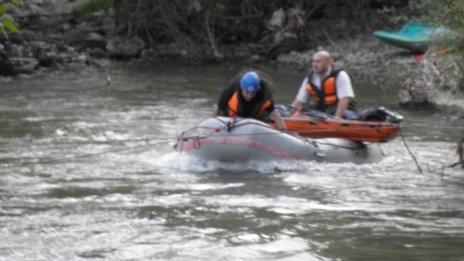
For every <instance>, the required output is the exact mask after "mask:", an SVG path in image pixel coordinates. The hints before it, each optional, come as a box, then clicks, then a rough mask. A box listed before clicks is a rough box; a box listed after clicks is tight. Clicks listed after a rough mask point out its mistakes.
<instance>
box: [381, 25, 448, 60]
mask: <svg viewBox="0 0 464 261" xmlns="http://www.w3.org/2000/svg"><path fill="white" fill-rule="evenodd" d="M452 34H453V31H451V30H450V29H448V28H445V27H440V26H435V25H430V24H427V23H420V22H409V23H407V24H406V25H404V26H403V28H401V30H399V31H397V32H387V31H383V30H379V31H375V32H374V36H376V37H377V38H379V39H381V40H382V41H384V42H386V43H389V44H392V45H395V46H398V47H401V48H404V49H407V50H409V51H412V52H414V53H425V52H426V51H427V49H428V47H429V45H430V43H431V42H432V41H433V40H436V39H438V38H442V37H449V36H451V35H452Z"/></svg>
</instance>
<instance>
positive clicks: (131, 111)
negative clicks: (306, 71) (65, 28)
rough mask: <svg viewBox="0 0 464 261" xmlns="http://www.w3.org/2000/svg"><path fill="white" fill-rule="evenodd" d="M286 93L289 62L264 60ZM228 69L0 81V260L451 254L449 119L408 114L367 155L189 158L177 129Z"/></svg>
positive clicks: (376, 98)
mask: <svg viewBox="0 0 464 261" xmlns="http://www.w3.org/2000/svg"><path fill="white" fill-rule="evenodd" d="M261 69H263V70H264V71H266V72H269V73H270V74H271V75H272V76H273V77H274V80H275V81H276V87H277V86H278V88H275V97H276V98H275V99H276V102H280V103H288V102H291V100H292V99H293V96H294V94H295V93H296V88H297V85H298V84H299V83H300V80H301V78H302V76H303V75H302V74H301V72H294V71H290V70H288V69H269V68H261ZM235 72H236V68H232V67H227V66H220V67H217V66H214V67H213V66H211V67H204V68H198V67H189V66H179V65H169V64H166V65H162V66H160V65H153V64H147V63H142V62H138V63H131V64H123V65H121V64H119V65H116V64H113V65H112V67H111V70H110V74H109V75H110V76H111V84H110V85H109V86H108V87H105V86H106V77H107V70H106V69H101V70H99V69H89V68H70V69H67V70H66V71H61V72H54V73H46V74H44V75H43V76H35V77H29V78H19V79H15V80H14V81H13V80H9V79H0V235H1V237H2V240H1V241H0V260H463V258H464V250H462V242H463V241H464V210H463V209H464V194H463V193H462V191H463V189H464V172H463V171H462V170H461V169H459V168H455V169H450V168H443V166H446V165H448V164H451V163H453V162H455V161H457V156H456V155H455V142H456V141H457V139H458V138H460V137H461V136H462V134H463V133H462V130H463V129H464V123H463V122H462V120H459V119H455V118H453V116H446V115H440V114H430V113H425V112H424V113H411V112H406V111H401V110H400V109H399V108H397V107H396V90H395V89H394V88H389V87H388V86H382V87H380V86H370V85H369V84H366V83H359V82H356V79H355V80H354V82H355V83H356V84H357V86H356V92H357V94H358V98H359V103H360V104H361V107H370V106H374V105H376V104H378V103H381V104H382V105H385V106H387V107H389V108H391V109H393V110H396V111H398V112H400V113H401V114H403V115H404V116H405V121H404V124H403V135H404V137H405V140H406V142H407V145H408V146H409V148H410V149H411V151H412V152H413V153H414V155H415V156H416V157H417V160H418V162H419V166H420V167H421V168H422V170H423V173H419V171H418V168H417V166H416V164H415V163H414V161H413V160H412V158H411V155H410V154H409V153H408V151H407V149H406V147H405V145H404V144H403V142H402V140H401V139H400V138H398V139H396V140H394V141H392V142H389V143H387V144H384V145H383V150H384V153H385V155H386V156H385V158H384V159H383V160H382V161H381V162H379V163H376V164H367V165H354V164H349V163H348V164H324V163H314V162H285V161H276V162H266V163H263V162H251V163H228V164H224V163H217V162H202V161H200V160H196V159H191V158H188V157H186V156H184V155H178V154H176V153H175V152H173V149H172V145H173V144H174V142H175V137H176V135H178V134H179V133H180V132H181V131H182V130H185V129H186V128H189V127H191V126H193V125H195V124H196V123H198V122H199V121H201V120H202V119H204V118H205V117H207V116H208V115H209V113H210V110H211V106H212V104H213V103H214V102H215V100H216V98H217V96H218V95H219V91H220V89H221V88H222V87H223V84H224V82H225V81H227V80H228V78H229V77H230V76H232V75H233V74H234V73H235Z"/></svg>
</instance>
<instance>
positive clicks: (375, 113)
mask: <svg viewBox="0 0 464 261" xmlns="http://www.w3.org/2000/svg"><path fill="white" fill-rule="evenodd" d="M358 120H360V121H379V122H391V123H400V122H401V121H402V120H403V116H401V115H400V114H398V113H396V112H393V111H390V110H387V109H386V108H385V107H378V108H371V109H367V110H364V111H362V112H361V113H360V114H359V118H358Z"/></svg>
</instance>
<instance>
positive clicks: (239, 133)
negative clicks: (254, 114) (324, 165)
mask: <svg viewBox="0 0 464 261" xmlns="http://www.w3.org/2000/svg"><path fill="white" fill-rule="evenodd" d="M175 149H176V150H177V151H178V152H180V153H186V154H188V155H193V156H196V157H200V158H202V159H206V160H217V161H232V162H234V161H250V160H306V161H317V162H333V163H342V162H353V163H373V162H377V161H379V160H380V159H381V158H382V151H381V149H380V146H379V144H378V143H372V144H366V143H361V142H355V141H350V140H345V139H339V138H324V139H308V138H301V137H300V136H298V135H297V134H289V133H284V132H281V131H278V130H276V129H275V128H273V127H272V126H270V125H268V124H266V123H264V122H261V121H258V120H254V119H249V118H246V119H245V118H229V117H214V118H208V119H206V120H204V121H203V122H201V123H200V124H198V125H197V126H195V127H193V128H191V129H190V130H188V131H186V132H184V133H182V134H181V135H180V137H179V138H178V140H177V144H176V145H175Z"/></svg>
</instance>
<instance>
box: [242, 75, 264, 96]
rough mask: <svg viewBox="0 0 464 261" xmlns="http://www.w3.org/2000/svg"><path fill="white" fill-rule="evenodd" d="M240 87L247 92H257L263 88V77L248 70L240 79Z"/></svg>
mask: <svg viewBox="0 0 464 261" xmlns="http://www.w3.org/2000/svg"><path fill="white" fill-rule="evenodd" d="M240 87H241V88H242V90H244V91H246V92H251V93H257V92H258V91H259V89H260V88H261V79H259V76H258V74H257V73H255V72H253V71H250V72H247V73H245V74H244V75H243V76H242V79H240Z"/></svg>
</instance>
